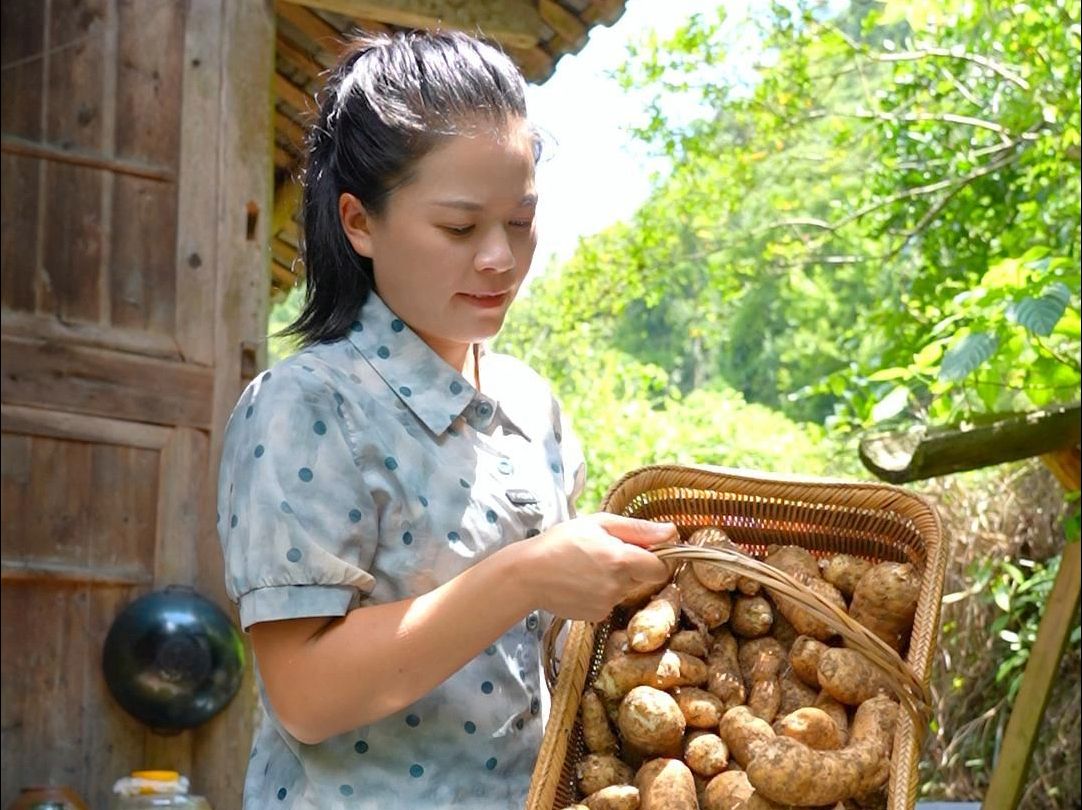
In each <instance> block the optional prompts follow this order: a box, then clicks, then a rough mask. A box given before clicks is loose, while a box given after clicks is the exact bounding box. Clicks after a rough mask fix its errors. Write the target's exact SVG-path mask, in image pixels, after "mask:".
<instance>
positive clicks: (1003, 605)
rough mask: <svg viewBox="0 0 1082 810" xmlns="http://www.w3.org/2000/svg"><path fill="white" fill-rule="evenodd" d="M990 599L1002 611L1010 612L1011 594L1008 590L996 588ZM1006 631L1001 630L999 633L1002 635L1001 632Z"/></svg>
mask: <svg viewBox="0 0 1082 810" xmlns="http://www.w3.org/2000/svg"><path fill="white" fill-rule="evenodd" d="M992 601H994V602H995V603H996V607H998V608H999V609H1000V610H1002V611H1003V612H1004V613H1010V612H1011V594H1010V591H1008V590H1006V589H1003V590H997V591H996V592H995V594H994V595H993V597H992ZM1006 632H1007V631H1006V630H1004V631H1003V632H1001V633H1000V635H1001V636H1002V635H1003V633H1006Z"/></svg>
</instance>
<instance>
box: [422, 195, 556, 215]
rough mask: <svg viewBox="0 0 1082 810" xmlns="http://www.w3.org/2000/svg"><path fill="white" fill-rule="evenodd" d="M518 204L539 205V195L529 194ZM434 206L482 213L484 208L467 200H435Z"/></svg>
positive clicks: (523, 205)
mask: <svg viewBox="0 0 1082 810" xmlns="http://www.w3.org/2000/svg"><path fill="white" fill-rule="evenodd" d="M518 204H519V207H520V208H524V207H528V206H532V205H537V195H536V194H527V195H526V196H524V197H523V198H522V199H521V200H519V201H518ZM432 205H437V206H439V207H441V208H457V209H459V210H461V211H480V210H482V209H483V208H484V206H483V205H481V204H480V203H477V202H474V201H473V200H465V199H450V200H433V202H432Z"/></svg>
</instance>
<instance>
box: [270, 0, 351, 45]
mask: <svg viewBox="0 0 1082 810" xmlns="http://www.w3.org/2000/svg"><path fill="white" fill-rule="evenodd" d="M274 10H275V13H276V14H277V15H278V16H279V17H280V18H281V19H283V20H285V21H286V22H288V23H289V24H290V25H292V26H293V27H294V28H296V29H297V30H298V31H300V32H301V33H302V34H304V35H305V36H306V37H308V38H309V39H310V40H312V43H313V44H314V45H316V46H317V47H318V48H320V49H321V50H324V51H326V52H327V53H329V54H330V55H331V58H336V57H337V56H338V54H339V53H341V52H342V47H343V45H344V44H345V43H344V42H343V34H342V32H341V31H339V30H338V29H337V28H335V27H334V26H333V25H329V24H328V23H326V22H325V21H324V20H323V18H322V17H320V16H319V15H317V14H313V13H312V12H311V11H309V10H308V9H306V8H301V6H299V5H297V4H295V3H287V2H284V1H283V0H278V2H277V3H276V4H275V6H274Z"/></svg>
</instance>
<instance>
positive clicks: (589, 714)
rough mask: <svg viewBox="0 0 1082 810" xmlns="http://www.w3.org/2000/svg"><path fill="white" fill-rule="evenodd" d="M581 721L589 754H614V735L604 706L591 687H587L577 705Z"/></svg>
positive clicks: (615, 745)
mask: <svg viewBox="0 0 1082 810" xmlns="http://www.w3.org/2000/svg"><path fill="white" fill-rule="evenodd" d="M579 713H580V719H581V722H582V737H583V740H584V741H585V742H586V748H587V749H588V750H589V751H590V753H591V754H615V753H616V750H617V748H618V743H617V741H616V735H615V734H613V732H612V727H611V726H610V725H609V718H608V713H607V712H606V711H605V706H604V704H603V703H602V702H601V698H600V697H598V695H597V692H595V691H594V690H593V689H587V690H586V691H585V692H584V693H583V695H582V703H581V704H580V706H579Z"/></svg>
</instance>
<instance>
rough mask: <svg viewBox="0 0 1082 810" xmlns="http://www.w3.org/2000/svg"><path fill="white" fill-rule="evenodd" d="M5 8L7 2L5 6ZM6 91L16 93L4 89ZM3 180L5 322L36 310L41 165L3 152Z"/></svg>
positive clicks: (0, 229)
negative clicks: (12, 312) (19, 313)
mask: <svg viewBox="0 0 1082 810" xmlns="http://www.w3.org/2000/svg"><path fill="white" fill-rule="evenodd" d="M5 8H6V6H5ZM4 93H5V97H6V96H7V95H14V94H13V93H9V92H8V91H4ZM0 172H2V173H3V177H4V182H3V184H2V189H3V190H2V191H0V246H2V247H0V250H2V253H0V255H2V256H3V257H4V260H3V263H2V265H0V268H2V269H0V274H2V290H3V292H2V300H3V306H4V319H5V326H6V320H7V312H8V310H21V311H24V312H33V311H34V308H35V305H36V304H35V302H36V299H35V294H34V277H35V275H36V274H37V255H38V240H37V233H38V201H39V195H38V191H39V188H40V182H41V181H40V173H41V167H40V165H39V163H38V161H36V160H29V159H27V158H23V157H18V156H15V155H4V156H3V158H2V160H0Z"/></svg>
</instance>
